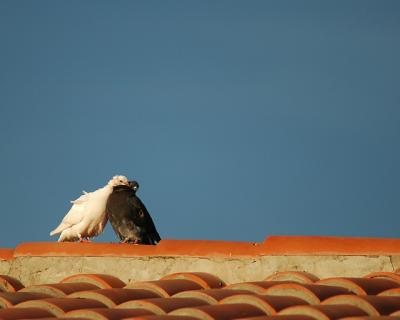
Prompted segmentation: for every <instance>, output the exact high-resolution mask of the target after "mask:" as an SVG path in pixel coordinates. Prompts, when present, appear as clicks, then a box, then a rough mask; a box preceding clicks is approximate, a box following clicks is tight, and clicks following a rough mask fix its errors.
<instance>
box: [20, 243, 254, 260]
mask: <svg viewBox="0 0 400 320" xmlns="http://www.w3.org/2000/svg"><path fill="white" fill-rule="evenodd" d="M258 247H259V244H258V243H256V244H253V243H250V242H229V241H209V240H161V242H160V243H159V244H158V245H156V246H153V245H132V244H120V243H100V242H99V243H95V242H91V243H79V242H62V243H59V242H29V243H21V244H19V245H18V246H17V247H16V248H15V250H14V257H26V256H94V257H98V256H100V257H143V256H154V257H155V256H160V257H179V256H189V257H206V256H210V257H211V256H212V257H217V256H221V257H246V256H256V255H259V250H258Z"/></svg>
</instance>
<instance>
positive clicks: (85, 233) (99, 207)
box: [50, 176, 129, 242]
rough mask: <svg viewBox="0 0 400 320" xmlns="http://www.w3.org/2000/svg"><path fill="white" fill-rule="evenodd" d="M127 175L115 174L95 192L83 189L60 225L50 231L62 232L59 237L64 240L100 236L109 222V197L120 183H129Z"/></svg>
mask: <svg viewBox="0 0 400 320" xmlns="http://www.w3.org/2000/svg"><path fill="white" fill-rule="evenodd" d="M128 184H129V182H128V179H127V178H126V177H125V176H114V177H113V178H112V179H111V180H110V181H109V182H108V183H107V185H106V186H104V187H103V188H100V189H97V190H96V191H93V192H85V191H83V195H81V196H80V197H79V198H78V199H76V200H74V201H71V203H72V207H71V209H70V210H69V211H68V213H67V214H66V215H65V217H64V219H63V220H62V221H61V223H60V225H59V226H58V227H57V228H55V229H54V230H53V231H51V232H50V235H51V236H52V235H55V234H57V233H60V232H61V235H60V237H59V239H58V241H59V242H63V241H76V240H79V241H83V239H84V238H88V239H90V238H91V237H95V236H98V235H99V234H100V233H102V232H103V229H104V227H105V225H106V223H107V216H106V203H107V199H108V197H109V196H110V194H111V193H112V191H113V188H114V187H115V186H118V185H128Z"/></svg>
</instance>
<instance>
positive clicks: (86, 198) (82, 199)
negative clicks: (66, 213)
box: [71, 190, 91, 204]
mask: <svg viewBox="0 0 400 320" xmlns="http://www.w3.org/2000/svg"><path fill="white" fill-rule="evenodd" d="M90 195H91V192H86V191H85V190H83V194H82V195H81V196H80V197H79V198H78V199H75V200H72V201H71V203H73V204H82V203H84V202H87V201H89V200H90Z"/></svg>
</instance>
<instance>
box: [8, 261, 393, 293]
mask: <svg viewBox="0 0 400 320" xmlns="http://www.w3.org/2000/svg"><path fill="white" fill-rule="evenodd" d="M399 267H400V255H399V256H387V255H386V256H347V255H345V256H337V255H332V256H326V255H321V256H314V255H313V256H292V255H291V256H259V257H248V258H237V257H232V258H226V257H224V258H222V257H213V258H210V257H172V256H171V257H155V256H148V257H146V256H142V257H74V256H72V257H34V256H30V257H29V256H26V257H16V258H14V259H13V260H9V261H0V274H6V275H10V276H12V277H15V278H17V279H19V280H20V281H21V282H22V283H23V284H24V285H25V286H30V285H34V284H45V283H54V282H59V281H61V280H62V279H64V278H66V277H67V276H70V275H74V274H82V273H106V274H111V275H114V276H116V277H118V278H120V279H121V280H123V281H124V282H126V283H128V282H129V281H146V280H156V279H159V278H161V277H163V276H165V275H167V274H171V273H175V272H185V271H186V272H194V271H202V272H209V273H212V274H215V275H216V276H218V277H220V278H221V279H222V280H224V281H225V282H226V283H228V284H229V283H237V282H243V281H257V280H262V279H264V278H266V277H267V276H269V275H271V274H273V273H275V272H278V271H306V272H309V273H312V274H314V275H316V276H318V277H319V278H328V277H335V276H345V277H346V276H347V277H362V276H365V275H367V274H369V273H371V272H377V271H389V272H393V271H394V270H396V269H398V268H399Z"/></svg>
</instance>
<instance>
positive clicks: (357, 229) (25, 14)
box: [0, 0, 400, 247]
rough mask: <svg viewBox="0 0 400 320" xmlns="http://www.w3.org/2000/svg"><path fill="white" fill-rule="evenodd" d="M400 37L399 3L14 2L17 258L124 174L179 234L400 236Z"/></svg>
mask: <svg viewBox="0 0 400 320" xmlns="http://www.w3.org/2000/svg"><path fill="white" fill-rule="evenodd" d="M399 35H400V2H398V1H351V0H350V1H329V2H328V1H183V0H182V1H161V0H160V1H140V2H139V1H95V2H94V1H40V0H38V1H11V0H10V1H8V0H3V1H1V2H0V40H1V42H0V43H1V44H0V46H1V50H0V145H1V157H0V174H1V177H2V183H1V184H0V194H1V196H0V199H1V200H2V201H1V213H0V214H1V217H2V219H1V223H0V247H13V246H15V245H17V244H18V243H20V242H33V241H55V240H56V237H54V238H51V237H50V236H48V233H49V231H50V230H52V229H53V228H54V227H55V226H56V225H57V224H58V223H59V222H60V220H61V219H62V217H63V216H64V214H65V213H66V212H67V211H68V209H69V200H72V199H75V198H76V197H78V196H79V194H80V192H81V191H82V190H87V191H92V190H94V189H96V188H98V187H101V186H103V185H104V184H105V183H106V182H107V181H108V179H109V178H110V177H111V176H113V175H114V174H125V175H127V176H128V177H129V178H130V179H136V180H138V181H139V183H140V186H141V187H140V190H139V192H138V195H139V196H140V197H141V199H142V200H143V201H144V203H145V204H146V206H147V208H148V210H149V211H150V213H151V214H152V216H153V218H154V220H155V223H156V225H157V228H158V230H159V232H160V234H161V236H162V237H163V238H168V239H221V240H237V241H262V240H263V239H264V238H265V237H266V236H268V235H277V234H278V235H286V234H293V235H337V236H370V237H375V236H376V237H398V234H399V233H398V225H399V224H400V214H399V213H400V201H399V199H400V197H399V181H400V168H399V163H400V148H399V140H400V109H399V103H400V88H399V83H400V59H399V57H400V41H399ZM115 240H116V237H115V236H114V234H113V231H112V229H111V227H110V226H108V227H107V230H106V232H105V233H104V234H103V235H102V236H100V237H99V238H97V239H95V241H105V242H111V241H115Z"/></svg>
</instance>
